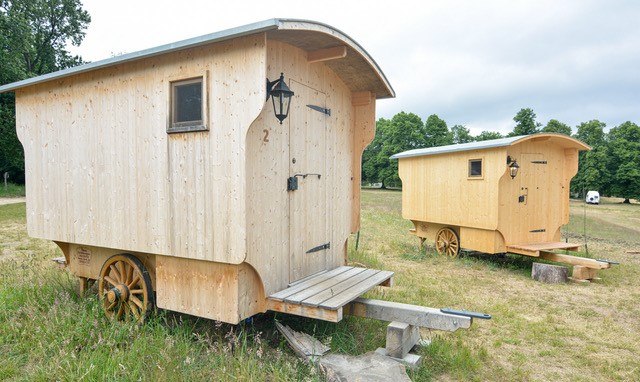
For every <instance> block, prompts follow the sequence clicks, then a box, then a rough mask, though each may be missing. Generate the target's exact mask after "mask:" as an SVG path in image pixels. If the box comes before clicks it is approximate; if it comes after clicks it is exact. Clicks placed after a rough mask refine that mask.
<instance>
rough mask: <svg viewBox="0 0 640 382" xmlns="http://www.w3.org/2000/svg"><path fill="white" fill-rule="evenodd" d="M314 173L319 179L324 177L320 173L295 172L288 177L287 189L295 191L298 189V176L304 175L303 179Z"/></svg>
mask: <svg viewBox="0 0 640 382" xmlns="http://www.w3.org/2000/svg"><path fill="white" fill-rule="evenodd" d="M310 175H313V176H317V177H318V179H320V178H321V177H322V175H320V174H295V175H293V176H290V177H288V178H287V191H295V190H297V189H298V177H299V176H300V177H302V179H306V177H308V176H310Z"/></svg>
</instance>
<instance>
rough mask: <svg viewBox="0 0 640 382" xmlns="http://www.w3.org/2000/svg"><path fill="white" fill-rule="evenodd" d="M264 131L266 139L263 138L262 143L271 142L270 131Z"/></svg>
mask: <svg viewBox="0 0 640 382" xmlns="http://www.w3.org/2000/svg"><path fill="white" fill-rule="evenodd" d="M262 131H264V138H262V142H265V143H267V142H269V130H267V129H264V130H262Z"/></svg>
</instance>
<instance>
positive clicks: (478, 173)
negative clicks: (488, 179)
mask: <svg viewBox="0 0 640 382" xmlns="http://www.w3.org/2000/svg"><path fill="white" fill-rule="evenodd" d="M481 177H482V159H470V160H469V178H481Z"/></svg>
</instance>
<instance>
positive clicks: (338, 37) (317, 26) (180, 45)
mask: <svg viewBox="0 0 640 382" xmlns="http://www.w3.org/2000/svg"><path fill="white" fill-rule="evenodd" d="M262 32H267V36H268V38H272V39H274V40H281V41H283V42H287V43H289V44H292V45H295V46H298V47H300V48H302V49H305V50H308V51H313V50H319V49H325V48H331V47H335V46H339V45H343V46H346V48H347V49H348V53H347V55H346V57H344V58H342V59H338V60H332V61H327V65H328V66H330V67H331V68H332V69H333V70H334V71H336V73H337V74H338V76H340V77H341V78H342V79H343V81H345V83H347V85H349V86H350V88H352V89H354V91H365V90H366V91H371V92H372V93H375V95H376V98H390V97H395V92H394V90H393V88H392V87H391V85H390V84H389V81H388V80H387V78H386V77H385V75H384V73H383V72H382V70H381V69H380V67H379V66H378V64H377V63H376V62H375V61H374V60H373V58H372V57H371V56H370V55H369V54H368V53H367V52H366V51H365V50H364V48H362V47H361V46H360V45H359V44H358V43H357V42H355V41H354V40H353V39H351V38H350V37H349V36H347V35H346V34H344V33H343V32H341V31H339V30H338V29H335V28H333V27H331V26H329V25H326V24H322V23H318V22H315V21H308V20H296V19H270V20H265V21H260V22H257V23H253V24H248V25H244V26H240V27H236V28H231V29H227V30H223V31H220V32H215V33H210V34H206V35H203V36H199V37H194V38H190V39H187V40H182V41H177V42H174V43H170V44H165V45H161V46H157V47H154V48H150V49H145V50H141V51H138V52H133V53H127V54H123V55H120V56H116V57H112V58H108V59H106V60H101V61H96V62H91V63H88V64H84V65H80V66H76V67H73V68H68V69H64V70H60V71H57V72H53V73H49V74H45V75H42V76H38V77H33V78H29V79H26V80H22V81H17V82H13V83H10V84H6V85H3V86H0V93H4V92H8V91H12V90H16V89H19V88H23V87H26V86H32V85H36V84H39V83H42V82H47V81H52V80H56V79H61V78H64V77H69V76H73V75H76V74H79V73H85V72H89V71H92V70H97V69H101V68H106V67H109V66H113V65H117V64H122V63H126V62H130V61H136V60H141V59H144V58H148V57H154V56H158V55H162V54H166V53H170V52H175V51H179V50H183V49H188V48H194V47H198V46H202V45H207V44H212V43H216V42H221V41H226V40H230V39H233V38H237V37H242V36H248V35H252V34H256V33H262Z"/></svg>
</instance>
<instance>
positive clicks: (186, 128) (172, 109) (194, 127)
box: [167, 73, 209, 134]
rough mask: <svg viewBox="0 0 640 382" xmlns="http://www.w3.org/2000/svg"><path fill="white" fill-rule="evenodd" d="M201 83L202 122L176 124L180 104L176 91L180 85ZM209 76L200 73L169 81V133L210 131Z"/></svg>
mask: <svg viewBox="0 0 640 382" xmlns="http://www.w3.org/2000/svg"><path fill="white" fill-rule="evenodd" d="M198 82H199V83H200V84H201V86H202V90H201V91H202V93H201V94H202V97H201V98H202V99H201V102H202V105H201V109H200V110H201V113H202V115H201V117H202V119H200V120H195V121H184V122H175V118H176V114H177V113H176V111H177V110H176V108H177V107H178V104H177V102H175V101H176V89H177V87H178V86H180V85H189V84H194V83H198ZM208 89H209V86H208V76H207V73H200V74H196V75H191V76H182V77H177V78H173V79H169V97H168V98H169V102H168V103H169V105H168V115H167V133H168V134H172V133H188V132H197V131H208V130H209V126H208V115H209V107H208V105H209V102H208V98H209V97H208Z"/></svg>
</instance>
